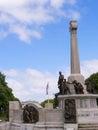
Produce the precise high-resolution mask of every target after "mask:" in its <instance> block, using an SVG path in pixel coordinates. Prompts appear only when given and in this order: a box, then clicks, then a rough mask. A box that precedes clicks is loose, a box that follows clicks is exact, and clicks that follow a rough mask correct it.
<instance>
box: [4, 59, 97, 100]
mask: <svg viewBox="0 0 98 130" xmlns="http://www.w3.org/2000/svg"><path fill="white" fill-rule="evenodd" d="M69 70H70V69H69V67H66V73H64V75H65V78H67V77H68V76H69V75H70V73H69ZM3 72H4V74H5V75H6V77H7V82H8V85H9V87H11V88H12V89H13V93H14V95H15V96H16V97H18V98H19V99H20V100H21V101H25V100H37V101H39V102H40V101H43V100H45V99H46V98H47V96H46V85H47V83H48V82H49V97H50V98H54V94H55V93H57V92H58V91H59V90H58V87H57V80H58V74H55V75H54V74H52V73H50V72H41V71H38V70H34V69H32V68H28V69H26V70H25V71H20V70H14V69H11V70H5V71H3ZM96 72H98V60H91V61H84V62H82V64H81V74H82V75H83V76H84V77H85V79H86V78H87V77H89V76H90V75H91V74H93V73H96Z"/></svg>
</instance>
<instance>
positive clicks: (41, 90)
mask: <svg viewBox="0 0 98 130" xmlns="http://www.w3.org/2000/svg"><path fill="white" fill-rule="evenodd" d="M97 5H98V1H96V2H95V1H94V0H0V71H1V72H2V73H4V74H5V75H6V81H7V82H8V85H9V87H11V88H12V89H13V93H14V95H15V96H16V97H17V98H19V99H20V100H21V101H26V100H36V101H39V102H41V101H43V100H45V99H47V98H48V97H47V95H46V85H47V83H48V82H49V97H50V98H53V97H54V93H56V92H58V88H57V80H58V72H59V71H62V73H63V74H64V76H65V77H66V78H67V76H68V75H70V32H69V22H70V20H77V22H78V31H77V32H78V44H79V45H78V46H79V55H80V63H81V73H82V75H84V77H85V78H87V77H89V76H90V75H91V74H92V73H96V72H98V32H97V30H98V17H97V15H98V7H97Z"/></svg>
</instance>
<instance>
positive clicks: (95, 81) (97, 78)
mask: <svg viewBox="0 0 98 130" xmlns="http://www.w3.org/2000/svg"><path fill="white" fill-rule="evenodd" d="M85 82H86V83H87V82H91V84H92V85H93V86H94V90H95V92H96V93H98V72H97V73H94V74H92V75H90V77H89V78H87V79H86V80H85Z"/></svg>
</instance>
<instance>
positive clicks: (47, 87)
mask: <svg viewBox="0 0 98 130" xmlns="http://www.w3.org/2000/svg"><path fill="white" fill-rule="evenodd" d="M48 89H49V83H47V86H46V95H48Z"/></svg>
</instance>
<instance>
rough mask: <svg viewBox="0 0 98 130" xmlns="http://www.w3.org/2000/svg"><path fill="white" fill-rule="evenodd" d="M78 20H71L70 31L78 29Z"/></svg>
mask: <svg viewBox="0 0 98 130" xmlns="http://www.w3.org/2000/svg"><path fill="white" fill-rule="evenodd" d="M77 28H78V26H77V21H70V31H73V30H77Z"/></svg>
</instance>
